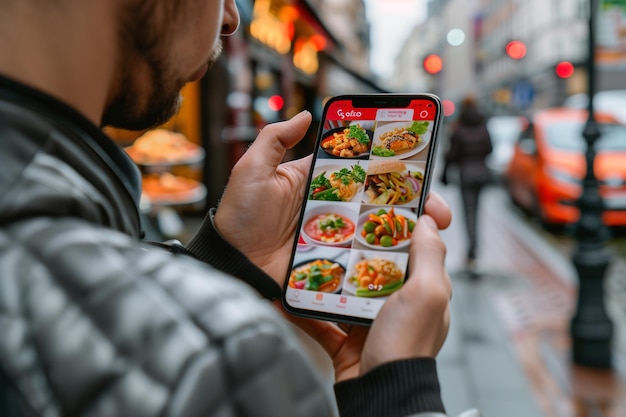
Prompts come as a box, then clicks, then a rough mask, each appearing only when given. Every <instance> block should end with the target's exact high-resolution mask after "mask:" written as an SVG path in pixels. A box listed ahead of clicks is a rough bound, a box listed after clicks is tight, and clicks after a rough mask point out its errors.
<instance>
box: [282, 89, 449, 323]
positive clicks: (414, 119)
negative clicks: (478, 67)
mask: <svg viewBox="0 0 626 417" xmlns="http://www.w3.org/2000/svg"><path fill="white" fill-rule="evenodd" d="M440 119H441V103H440V100H439V99H438V98H437V97H436V96H434V95H430V94H417V95H397V94H375V95H359V96H338V97H334V98H331V99H329V101H328V102H327V103H326V105H325V106H324V112H323V116H322V121H321V125H320V129H319V131H318V137H317V140H316V144H315V149H314V155H313V165H312V169H311V173H310V176H309V181H308V184H307V188H306V191H305V201H304V203H303V207H302V212H301V215H300V219H299V225H298V231H297V233H296V242H295V243H294V250H293V256H292V259H291V265H290V268H289V272H288V276H287V279H286V283H285V288H284V291H283V304H284V305H285V308H286V309H287V311H289V312H291V313H293V314H296V315H302V316H306V317H312V318H318V319H326V320H332V321H339V322H348V323H356V324H369V323H371V321H372V320H373V319H375V318H376V315H377V314H378V312H379V311H380V309H381V307H382V306H383V304H384V302H385V300H386V299H387V298H388V297H389V295H391V294H392V293H393V292H395V291H397V290H398V289H399V288H400V287H402V285H403V283H404V280H405V278H406V274H407V268H408V262H409V242H410V239H411V235H412V231H413V227H414V226H415V222H416V219H417V216H418V215H420V214H421V213H422V209H423V204H424V202H425V196H426V194H427V192H428V188H429V183H430V177H431V175H432V168H433V167H432V165H433V159H434V154H435V151H436V146H437V136H438V129H439V125H440V123H441V121H440Z"/></svg>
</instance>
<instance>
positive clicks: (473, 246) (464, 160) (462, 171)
mask: <svg viewBox="0 0 626 417" xmlns="http://www.w3.org/2000/svg"><path fill="white" fill-rule="evenodd" d="M492 149H493V148H492V143H491V137H490V135H489V131H488V130H487V123H486V118H485V116H484V115H483V114H482V113H481V112H480V110H479V108H478V104H477V102H476V100H475V98H474V97H472V96H467V97H465V98H464V99H463V100H462V102H461V106H460V110H459V118H458V120H457V123H456V125H455V126H454V127H453V129H452V134H451V136H450V142H449V147H448V149H447V151H446V152H445V154H444V167H443V174H444V178H446V177H447V172H448V169H449V167H451V166H456V168H457V169H458V173H459V181H460V191H461V197H462V201H463V218H464V221H465V230H466V234H467V241H468V248H467V256H466V265H467V266H468V267H470V268H473V267H474V266H475V263H476V257H477V253H478V240H479V239H478V209H479V203H480V196H481V193H482V191H483V189H484V187H485V186H486V185H487V184H489V182H491V173H490V171H489V168H488V167H487V164H486V158H487V155H489V154H490V153H491V151H492Z"/></svg>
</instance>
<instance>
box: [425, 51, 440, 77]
mask: <svg viewBox="0 0 626 417" xmlns="http://www.w3.org/2000/svg"><path fill="white" fill-rule="evenodd" d="M423 64H424V71H426V72H427V73H429V74H432V75H434V74H437V73H438V72H440V71H441V70H442V69H443V60H442V59H441V57H440V56H439V55H437V54H430V55H428V56H427V57H426V58H424V62H423Z"/></svg>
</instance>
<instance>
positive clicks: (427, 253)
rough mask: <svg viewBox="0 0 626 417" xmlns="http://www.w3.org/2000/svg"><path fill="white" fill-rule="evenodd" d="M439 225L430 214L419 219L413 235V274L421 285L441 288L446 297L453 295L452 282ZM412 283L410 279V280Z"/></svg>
mask: <svg viewBox="0 0 626 417" xmlns="http://www.w3.org/2000/svg"><path fill="white" fill-rule="evenodd" d="M438 227H439V225H438V224H437V222H436V221H435V219H434V218H433V217H431V216H430V215H428V214H425V215H423V216H421V217H420V218H419V219H418V220H417V224H416V225H415V229H414V230H413V235H414V236H416V238H415V239H413V242H412V244H413V246H412V255H413V256H411V260H410V262H411V265H410V267H411V268H410V270H411V275H412V276H416V277H419V278H418V279H419V281H420V283H421V284H420V286H423V287H425V288H429V289H433V290H435V289H437V288H441V289H442V290H443V291H445V298H446V299H447V300H449V299H450V296H451V295H452V284H451V282H450V277H449V275H448V273H447V271H446V268H445V257H446V246H445V244H444V243H443V241H442V240H441V237H440V236H439V230H437V229H438ZM409 284H410V280H409Z"/></svg>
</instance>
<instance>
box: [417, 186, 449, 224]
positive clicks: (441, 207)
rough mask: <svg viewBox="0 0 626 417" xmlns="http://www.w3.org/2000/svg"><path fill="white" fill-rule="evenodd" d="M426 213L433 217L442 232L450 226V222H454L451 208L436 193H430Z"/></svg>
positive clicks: (425, 206) (425, 208) (425, 207)
mask: <svg viewBox="0 0 626 417" xmlns="http://www.w3.org/2000/svg"><path fill="white" fill-rule="evenodd" d="M424 213H425V214H428V215H429V216H431V217H432V218H433V220H434V221H435V223H436V224H437V227H438V228H439V229H441V230H443V229H445V228H447V227H448V226H450V222H451V221H452V212H451V210H450V206H448V203H446V202H445V200H444V199H443V198H442V197H441V196H440V195H439V194H437V193H436V192H434V191H431V192H430V193H428V198H427V199H426V204H425V205H424Z"/></svg>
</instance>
